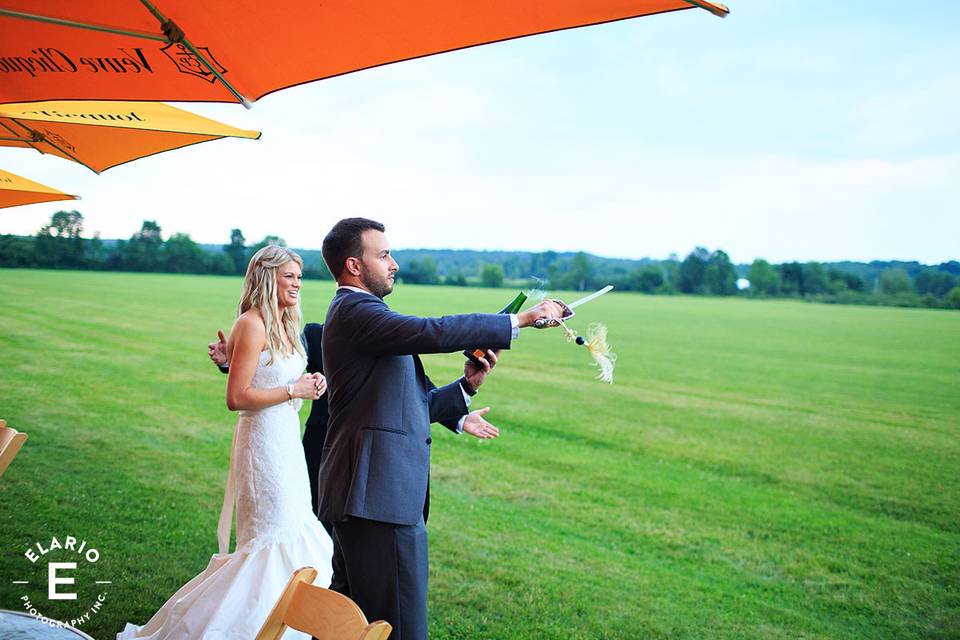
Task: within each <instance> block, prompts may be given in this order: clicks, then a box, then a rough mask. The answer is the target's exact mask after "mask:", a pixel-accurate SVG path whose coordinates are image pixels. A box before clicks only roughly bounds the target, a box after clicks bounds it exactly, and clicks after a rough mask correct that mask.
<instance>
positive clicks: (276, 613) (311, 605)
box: [256, 567, 393, 640]
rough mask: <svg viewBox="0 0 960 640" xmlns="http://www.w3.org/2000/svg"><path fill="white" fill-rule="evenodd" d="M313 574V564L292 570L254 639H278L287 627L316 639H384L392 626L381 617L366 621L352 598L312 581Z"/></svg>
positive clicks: (314, 572)
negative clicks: (376, 619) (375, 620)
mask: <svg viewBox="0 0 960 640" xmlns="http://www.w3.org/2000/svg"><path fill="white" fill-rule="evenodd" d="M316 577H317V570H316V569H314V568H313V567H303V568H301V569H297V570H296V571H294V573H293V577H291V578H290V582H288V583H287V587H286V588H285V589H284V590H283V593H282V594H280V599H279V600H277V604H275V605H274V606H273V610H272V611H271V612H270V615H269V616H267V619H266V621H264V623H263V626H262V627H261V628H260V633H258V634H257V638H256V640H279V638H280V637H281V636H282V635H283V633H284V631H286V630H287V627H290V628H291V629H296V630H297V631H303V632H304V633H309V634H310V635H312V636H313V637H314V638H316V639H317V640H386V638H387V636H389V635H390V632H391V631H392V630H393V627H391V626H390V625H389V624H387V623H386V622H383V621H382V620H380V621H377V622H373V623H367V618H366V616H364V615H363V612H362V611H361V610H360V607H358V606H357V605H356V603H354V601H353V600H351V599H350V598H348V597H346V596H345V595H342V594H340V593H337V592H336V591H330V590H329V589H324V588H322V587H318V586H316V585H314V584H313V581H314V580H315V579H316Z"/></svg>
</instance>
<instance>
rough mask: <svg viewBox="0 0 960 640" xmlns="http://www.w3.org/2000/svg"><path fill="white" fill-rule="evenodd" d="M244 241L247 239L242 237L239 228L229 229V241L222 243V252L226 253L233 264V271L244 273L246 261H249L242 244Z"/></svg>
mask: <svg viewBox="0 0 960 640" xmlns="http://www.w3.org/2000/svg"><path fill="white" fill-rule="evenodd" d="M246 241H247V239H246V238H244V237H243V232H242V231H240V229H231V230H230V243H229V244H225V245H223V252H224V253H225V254H227V257H229V258H230V262H231V263H232V264H233V268H232V269H231V271H233V273H246V270H247V262H249V259H248V258H247V248H246V247H245V246H244V244H245V243H246Z"/></svg>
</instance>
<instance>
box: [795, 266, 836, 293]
mask: <svg viewBox="0 0 960 640" xmlns="http://www.w3.org/2000/svg"><path fill="white" fill-rule="evenodd" d="M801 273H802V276H803V294H804V295H810V294H817V293H826V292H827V291H828V290H829V288H830V286H829V283H828V280H827V270H826V269H824V268H823V265H822V264H820V263H819V262H808V263H806V264H805V265H803V269H802V272H801Z"/></svg>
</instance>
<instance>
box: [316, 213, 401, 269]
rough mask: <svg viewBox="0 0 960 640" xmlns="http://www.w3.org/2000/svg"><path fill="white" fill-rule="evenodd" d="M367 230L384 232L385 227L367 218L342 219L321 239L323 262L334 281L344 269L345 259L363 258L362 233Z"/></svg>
mask: <svg viewBox="0 0 960 640" xmlns="http://www.w3.org/2000/svg"><path fill="white" fill-rule="evenodd" d="M367 229H374V230H376V231H381V232H382V231H385V229H386V228H385V227H384V226H383V225H382V224H380V223H379V222H377V221H376V220H369V219H367V218H344V219H343V220H341V221H340V222H338V223H337V224H335V225H333V229H330V233H328V234H327V237H326V238H324V239H323V261H324V262H326V263H327V269H329V270H330V273H331V274H333V277H334V279H335V280H339V279H340V275H341V274H342V273H343V270H344V269H345V268H346V264H345V263H346V261H347V258H357V259H361V258H363V232H364V231H366V230H367Z"/></svg>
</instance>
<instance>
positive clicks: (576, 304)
mask: <svg viewBox="0 0 960 640" xmlns="http://www.w3.org/2000/svg"><path fill="white" fill-rule="evenodd" d="M612 290H613V285H612V284H608V285H607V286H605V287H604V288H603V289H600V291H595V292H593V293H591V294H590V295H588V296H586V297H583V298H580V299H579V300H577V301H576V302H571V303H570V304H568V305H567V306H568V307H570V308H571V309H576V308H577V307H579V306H580V305H582V304H586V303H588V302H590V301H591V300H595V299H597V298H599V297H600V296H602V295H603V294H605V293H607V292H609V291H612Z"/></svg>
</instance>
